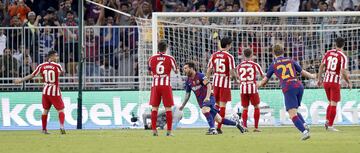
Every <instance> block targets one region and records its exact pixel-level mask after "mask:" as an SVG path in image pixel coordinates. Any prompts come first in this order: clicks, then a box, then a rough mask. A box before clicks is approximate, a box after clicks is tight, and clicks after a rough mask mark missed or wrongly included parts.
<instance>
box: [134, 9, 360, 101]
mask: <svg viewBox="0 0 360 153" xmlns="http://www.w3.org/2000/svg"><path fill="white" fill-rule="evenodd" d="M142 23H143V24H144V22H142ZM359 23H360V16H326V17H320V16H307V17H276V16H272V17H271V16H268V17H251V16H246V17H245V16H244V17H241V16H238V17H227V16H226V14H224V16H222V17H209V16H206V14H204V16H202V17H189V16H182V17H163V16H158V23H157V24H156V25H157V27H153V28H157V30H158V35H157V39H158V40H166V41H167V42H168V44H169V47H170V48H169V54H171V55H172V56H174V57H175V59H176V61H177V63H178V64H179V65H180V68H181V67H182V66H183V64H184V63H185V62H187V61H189V60H192V61H195V63H196V64H197V65H198V70H200V71H201V72H205V71H206V69H207V67H206V65H207V63H208V60H209V58H210V56H211V54H212V53H213V52H215V51H217V50H218V49H219V40H220V39H221V38H223V37H231V38H232V40H233V44H232V45H233V47H232V49H231V50H230V53H231V54H232V55H234V57H235V61H236V64H239V63H240V62H241V61H242V56H241V55H242V50H243V49H245V48H251V49H253V51H254V56H255V57H254V61H255V62H257V63H259V64H260V66H261V67H262V69H263V71H264V72H266V70H267V68H268V66H269V65H270V64H271V62H272V60H273V56H272V53H271V52H272V46H273V45H274V44H277V43H279V44H282V45H283V46H284V47H285V51H286V53H285V56H287V57H291V58H292V59H294V60H296V61H298V62H299V63H300V65H301V66H302V67H303V69H306V70H308V71H310V72H312V73H314V72H316V71H317V70H318V67H319V65H320V62H321V59H322V56H323V55H324V53H325V52H326V51H327V50H329V49H332V48H334V47H335V46H334V45H335V44H334V40H335V39H336V38H337V37H343V38H345V41H346V44H345V47H344V53H345V54H346V55H347V57H348V61H349V63H348V65H349V67H348V69H349V70H350V73H351V79H352V80H353V82H354V86H355V87H360V82H359V80H360V78H359V74H360V70H359V69H360V66H359V58H360V44H359V43H360V26H359ZM146 26H150V22H147V25H146ZM149 28H150V27H149ZM148 30H150V31H148V32H145V33H149V34H150V35H151V29H148ZM143 33H144V31H143ZM142 39H143V38H140V44H142V43H144V44H146V47H145V48H146V50H147V51H146V52H145V53H144V52H143V53H144V54H142V55H141V56H143V57H142V58H141V59H139V64H141V63H142V66H143V67H139V72H140V71H144V72H142V73H140V76H143V75H141V74H145V71H147V68H146V62H147V59H148V58H149V57H150V55H151V53H152V50H151V45H152V43H151V41H150V42H148V41H146V40H145V41H144V40H142ZM139 48H142V47H141V46H140V47H139ZM142 49H144V48H142ZM140 54H141V53H140ZM142 78H143V80H142V81H143V82H141V81H140V82H141V85H140V90H141V91H149V90H150V87H151V79H144V78H145V77H142ZM302 80H303V83H304V85H305V88H313V87H316V81H315V80H307V79H302ZM172 82H173V83H174V82H176V81H174V80H172ZM180 82H181V81H180ZM177 83H179V82H177ZM173 87H174V86H173ZM176 87H179V89H180V88H181V86H180V85H178V86H176ZM176 87H175V88H176ZM233 88H238V86H236V85H235V86H234V87H233ZM266 88H268V89H277V88H279V84H278V81H277V80H276V79H272V81H270V83H269V84H268V85H267V87H266ZM145 97H147V96H145ZM147 99H148V98H147Z"/></svg>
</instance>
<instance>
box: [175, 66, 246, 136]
mask: <svg viewBox="0 0 360 153" xmlns="http://www.w3.org/2000/svg"><path fill="white" fill-rule="evenodd" d="M184 72H185V74H186V75H187V80H186V83H185V90H186V94H185V99H184V102H183V104H182V106H181V107H180V108H179V109H180V111H181V110H183V109H184V107H185V105H186V103H187V102H188V101H189V98H190V92H191V90H192V91H193V92H194V93H195V95H196V99H197V101H198V104H199V107H200V108H201V112H202V113H203V114H204V116H205V117H206V120H207V122H208V124H209V127H210V128H209V131H208V132H207V133H206V134H208V135H216V134H218V133H217V130H216V129H215V126H214V120H216V122H217V123H219V124H225V125H232V126H236V127H237V128H238V129H239V130H240V132H241V133H243V132H244V129H243V127H242V126H241V123H240V121H239V120H238V121H236V122H234V121H231V120H228V119H225V118H223V117H221V116H220V115H219V114H218V110H217V109H215V98H214V96H213V95H212V94H211V83H210V82H209V81H208V79H207V78H206V77H205V75H204V74H202V73H199V72H196V69H195V64H194V63H193V62H187V63H185V65H184Z"/></svg>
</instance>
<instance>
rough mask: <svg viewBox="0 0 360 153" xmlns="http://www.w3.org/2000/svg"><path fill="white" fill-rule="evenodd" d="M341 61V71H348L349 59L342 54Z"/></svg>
mask: <svg viewBox="0 0 360 153" xmlns="http://www.w3.org/2000/svg"><path fill="white" fill-rule="evenodd" d="M340 55H341V57H340V59H341V69H345V70H346V69H347V67H348V66H347V65H348V60H347V57H346V55H345V54H344V53H342V52H340Z"/></svg>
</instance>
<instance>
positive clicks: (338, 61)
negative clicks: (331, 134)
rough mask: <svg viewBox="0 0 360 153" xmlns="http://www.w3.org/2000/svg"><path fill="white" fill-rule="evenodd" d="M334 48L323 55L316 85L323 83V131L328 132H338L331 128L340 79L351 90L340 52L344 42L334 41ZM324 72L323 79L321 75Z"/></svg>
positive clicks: (343, 56)
mask: <svg viewBox="0 0 360 153" xmlns="http://www.w3.org/2000/svg"><path fill="white" fill-rule="evenodd" d="M335 43H336V48H335V49H332V50H329V51H327V52H326V53H325V56H324V57H323V59H322V62H321V65H320V68H319V74H318V85H319V86H320V85H321V84H322V82H324V89H325V92H326V96H327V99H328V101H329V105H328V107H327V110H326V123H325V129H326V130H328V131H335V132H336V131H339V130H337V129H335V128H334V127H333V124H334V119H335V116H336V106H337V103H338V102H339V101H340V78H341V77H342V78H344V80H345V81H346V83H347V85H348V86H349V88H350V89H351V88H352V84H351V81H350V79H349V78H350V76H349V72H348V71H347V70H346V69H347V62H348V61H347V57H346V56H345V54H344V53H343V51H342V48H343V47H344V45H345V40H344V39H343V38H341V37H339V38H337V39H336V40H335ZM324 72H325V76H324V79H322V74H323V73H324Z"/></svg>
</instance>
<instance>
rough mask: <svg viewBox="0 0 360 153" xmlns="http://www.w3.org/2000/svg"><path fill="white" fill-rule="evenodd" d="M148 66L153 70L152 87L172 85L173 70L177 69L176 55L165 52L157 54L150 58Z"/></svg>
mask: <svg viewBox="0 0 360 153" xmlns="http://www.w3.org/2000/svg"><path fill="white" fill-rule="evenodd" d="M148 66H149V71H151V74H152V76H153V81H152V85H151V87H154V86H171V84H170V73H171V70H176V69H177V66H176V61H175V58H174V57H172V56H170V55H167V54H164V53H158V54H155V55H153V56H151V57H150V58H149V62H148Z"/></svg>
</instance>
